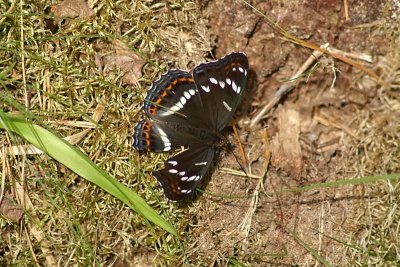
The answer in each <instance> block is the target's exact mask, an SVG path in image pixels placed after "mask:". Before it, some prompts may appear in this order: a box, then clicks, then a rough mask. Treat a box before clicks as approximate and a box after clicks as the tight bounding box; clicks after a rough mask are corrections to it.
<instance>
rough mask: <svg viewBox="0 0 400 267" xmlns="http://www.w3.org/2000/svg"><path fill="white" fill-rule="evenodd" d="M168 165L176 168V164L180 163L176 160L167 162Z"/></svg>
mask: <svg viewBox="0 0 400 267" xmlns="http://www.w3.org/2000/svg"><path fill="white" fill-rule="evenodd" d="M167 163H169V164H171V165H172V166H175V165H176V164H178V162H177V161H175V160H169V161H167Z"/></svg>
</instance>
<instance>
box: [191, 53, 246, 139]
mask: <svg viewBox="0 0 400 267" xmlns="http://www.w3.org/2000/svg"><path fill="white" fill-rule="evenodd" d="M248 68H249V65H248V60H247V57H246V55H245V54H243V53H231V54H229V55H227V56H225V57H223V58H221V59H219V60H217V61H213V62H210V63H203V64H200V65H198V66H197V67H196V68H194V70H193V77H194V80H195V83H196V85H197V88H198V90H199V93H200V96H201V102H202V107H203V110H204V116H205V117H206V118H207V119H209V120H211V124H212V125H213V127H214V129H215V130H216V131H218V132H219V131H221V130H223V129H224V128H225V127H226V126H227V125H228V124H229V123H230V121H231V119H232V116H233V114H234V113H235V110H236V108H237V107H238V105H239V103H240V100H241V95H242V94H243V91H244V89H245V88H246V83H247V76H248Z"/></svg>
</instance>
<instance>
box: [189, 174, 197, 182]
mask: <svg viewBox="0 0 400 267" xmlns="http://www.w3.org/2000/svg"><path fill="white" fill-rule="evenodd" d="M196 177H197V176H196V175H193V176H190V177H189V179H188V181H194V180H196Z"/></svg>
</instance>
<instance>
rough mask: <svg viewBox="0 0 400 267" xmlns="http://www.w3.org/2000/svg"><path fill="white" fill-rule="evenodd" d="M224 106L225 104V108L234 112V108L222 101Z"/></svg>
mask: <svg viewBox="0 0 400 267" xmlns="http://www.w3.org/2000/svg"><path fill="white" fill-rule="evenodd" d="M222 104H224V106H225V108H226V109H227V110H228V111H229V112H231V111H232V108H231V107H230V106H229V105H228V103H226V102H225V101H222Z"/></svg>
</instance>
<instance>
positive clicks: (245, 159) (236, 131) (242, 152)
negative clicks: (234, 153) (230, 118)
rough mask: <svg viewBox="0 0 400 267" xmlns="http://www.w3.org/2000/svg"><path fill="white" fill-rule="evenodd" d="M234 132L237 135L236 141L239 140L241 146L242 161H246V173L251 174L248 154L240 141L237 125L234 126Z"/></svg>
mask: <svg viewBox="0 0 400 267" xmlns="http://www.w3.org/2000/svg"><path fill="white" fill-rule="evenodd" d="M233 132H234V133H235V136H236V139H237V141H238V144H239V150H240V154H241V156H242V159H243V161H244V170H245V172H246V173H249V161H248V160H247V157H246V153H244V149H243V146H242V142H241V141H240V138H239V133H238V130H237V128H236V125H233Z"/></svg>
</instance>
